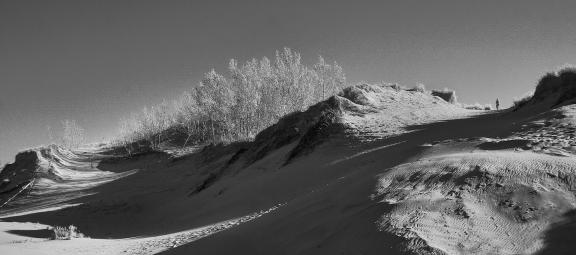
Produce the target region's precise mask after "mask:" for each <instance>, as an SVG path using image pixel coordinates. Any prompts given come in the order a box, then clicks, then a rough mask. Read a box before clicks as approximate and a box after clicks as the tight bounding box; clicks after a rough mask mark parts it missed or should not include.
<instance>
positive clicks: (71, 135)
mask: <svg viewBox="0 0 576 255" xmlns="http://www.w3.org/2000/svg"><path fill="white" fill-rule="evenodd" d="M62 129H63V133H62V145H64V147H66V148H68V149H73V148H77V147H78V146H80V145H81V144H83V143H84V142H85V137H84V129H83V128H82V127H80V125H78V123H76V120H68V119H66V120H63V121H62Z"/></svg>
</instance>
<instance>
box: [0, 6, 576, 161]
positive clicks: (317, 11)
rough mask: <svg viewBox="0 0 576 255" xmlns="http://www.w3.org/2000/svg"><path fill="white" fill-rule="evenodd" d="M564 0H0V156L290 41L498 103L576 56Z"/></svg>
mask: <svg viewBox="0 0 576 255" xmlns="http://www.w3.org/2000/svg"><path fill="white" fill-rule="evenodd" d="M574 11H576V2H575V1H529V0H523V1H514V0H507V1H501V0H499V1H492V0H484V1H462V0H458V1H444V0H436V1H410V0H402V1H383V0H380V1H361V0H360V1H359V0H356V1H340V0H320V1H314V0H307V1H300V0H290V1H287V0H285V1H276V0H263V1H254V0H243V1H238V0H229V1H219V0H209V1H202V0H194V1H192V0H190V1H179V0H166V1H146V0H138V1H127V0H111V1H105V0H100V1H78V0H71V1H59V0H52V1H41V0H40V1H28V0H13V1H7V0H0V162H3V163H7V162H10V161H12V160H13V157H14V155H15V154H16V153H17V152H18V151H20V150H22V149H26V148H30V147H34V146H37V145H41V144H47V143H49V131H48V130H49V129H51V130H52V132H54V131H55V130H57V129H58V128H60V127H61V124H60V122H61V121H62V120H64V119H75V120H77V122H78V123H79V124H80V125H81V126H83V127H84V128H85V129H86V133H87V136H88V139H89V141H91V142H97V141H101V140H105V139H108V138H110V137H113V136H114V135H115V134H116V132H117V126H118V121H119V119H120V118H121V117H122V116H128V115H130V114H131V113H133V112H137V111H140V110H141V109H142V107H144V106H150V105H153V104H156V103H159V102H161V101H162V100H163V99H172V98H175V97H177V96H178V95H179V94H181V93H182V92H183V91H185V90H186V89H189V88H191V87H192V86H195V85H196V84H197V82H198V81H199V80H200V79H201V77H202V74H203V73H205V72H207V71H209V70H210V69H212V68H215V69H216V70H217V71H218V70H219V71H221V72H224V71H225V68H226V66H227V64H228V60H229V59H230V58H235V59H237V60H239V61H245V60H249V59H251V58H253V57H256V58H261V57H263V56H268V57H273V55H274V52H275V50H277V49H281V48H283V47H290V48H293V49H295V50H297V51H299V52H301V53H302V55H303V58H304V60H305V62H309V63H312V62H313V61H315V60H316V58H317V56H318V55H322V56H323V57H324V58H326V59H328V60H330V61H337V62H338V63H339V64H341V66H342V67H343V68H344V71H345V72H346V75H347V79H348V81H349V82H350V83H351V84H354V83H356V82H359V81H366V82H380V81H385V82H397V83H400V84H402V85H405V86H408V87H412V86H414V85H416V84H417V83H423V84H425V85H426V87H427V88H428V89H434V88H436V89H442V88H451V89H455V90H456V92H457V95H458V100H459V101H460V102H464V103H475V102H479V103H493V102H494V101H495V100H496V98H499V99H500V102H501V104H502V105H504V106H507V105H509V104H510V103H511V102H512V100H513V98H515V97H520V96H521V95H523V94H525V93H526V92H529V91H531V90H532V89H533V87H534V85H535V83H536V81H537V80H538V78H539V77H540V76H541V75H543V74H544V73H545V72H547V71H552V70H555V69H556V68H558V67H559V66H563V65H565V64H569V63H575V64H576V50H575V48H574V46H575V44H576V15H574Z"/></svg>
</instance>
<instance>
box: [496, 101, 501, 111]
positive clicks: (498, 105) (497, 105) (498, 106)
mask: <svg viewBox="0 0 576 255" xmlns="http://www.w3.org/2000/svg"><path fill="white" fill-rule="evenodd" d="M496 110H500V102H499V101H498V98H496Z"/></svg>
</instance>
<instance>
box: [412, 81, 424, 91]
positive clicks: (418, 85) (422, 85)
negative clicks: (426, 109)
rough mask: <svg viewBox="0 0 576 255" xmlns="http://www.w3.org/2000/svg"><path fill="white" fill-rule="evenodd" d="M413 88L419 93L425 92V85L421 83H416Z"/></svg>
mask: <svg viewBox="0 0 576 255" xmlns="http://www.w3.org/2000/svg"><path fill="white" fill-rule="evenodd" d="M414 89H415V90H416V91H418V92H420V93H426V86H424V84H422V83H418V84H417V85H416V87H414Z"/></svg>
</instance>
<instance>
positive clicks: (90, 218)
mask: <svg viewBox="0 0 576 255" xmlns="http://www.w3.org/2000/svg"><path fill="white" fill-rule="evenodd" d="M328 113H330V114H331V115H329V116H328V115H326V114H328ZM327 116H328V117H327ZM575 116H576V107H572V106H570V105H568V106H564V107H561V108H557V109H554V110H540V111H538V113H535V111H516V112H511V111H510V112H508V111H501V112H496V111H493V112H492V111H488V112H479V111H470V110H464V109H462V108H461V107H459V106H457V105H454V104H451V103H448V102H445V101H444V100H442V99H441V98H438V97H433V96H431V95H429V94H426V93H421V92H417V91H405V90H399V89H396V88H394V87H391V86H387V85H359V86H357V87H354V88H352V89H349V90H348V91H345V92H344V93H341V94H340V96H336V97H333V98H331V99H329V100H327V101H326V102H323V103H321V104H319V105H317V106H314V107H312V108H311V109H310V110H309V111H307V112H304V113H295V114H293V115H291V116H287V117H286V118H284V119H283V120H281V121H280V122H279V123H278V124H276V125H274V126H272V127H270V128H269V129H267V130H265V131H263V132H262V133H261V134H260V135H259V136H257V137H256V139H255V141H253V142H251V143H241V144H229V145H219V146H209V147H206V148H203V149H197V150H187V151H179V150H178V149H177V148H165V149H166V150H165V151H160V152H154V153H145V154H140V155H136V156H133V157H126V156H125V155H118V154H115V153H111V151H113V150H112V149H113V148H105V147H98V148H89V149H86V150H83V151H67V150H63V149H61V148H57V147H50V148H40V149H34V150H31V151H29V152H24V153H22V154H20V155H19V156H18V157H17V158H16V162H15V163H14V164H12V165H10V166H8V167H7V168H6V169H4V170H3V171H2V172H0V177H1V178H2V179H8V181H6V182H4V184H2V186H0V201H3V202H2V203H4V202H6V201H8V200H10V201H8V203H7V205H6V206H5V207H2V208H0V215H1V221H0V228H1V230H2V231H1V232H2V233H1V235H0V253H2V254H156V253H161V254H231V253H240V254H382V253H384V254H406V253H416V254H444V253H445V254H534V253H538V252H540V251H546V250H547V249H550V244H551V243H553V242H557V240H561V239H562V237H564V235H562V233H564V232H565V231H566V230H563V229H561V228H560V229H559V225H558V224H561V223H562V222H566V221H568V222H570V221H571V218H570V216H569V215H570V212H571V211H572V210H574V207H575V206H576V198H575V197H574V193H573V190H574V189H573V187H576V186H575V185H576V183H573V181H572V180H573V179H574V176H575V172H574V171H575V170H574V169H576V159H575V158H574V157H575V156H574V154H573V153H574V151H575V150H574V148H575V146H576V144H574V141H573V137H574V136H573V135H574V131H575V130H576V129H575V128H574V127H575V125H576V124H575V122H574V118H575ZM23 169H26V170H23ZM26 185H28V186H26ZM23 190H24V191H23ZM71 224H73V225H75V226H77V227H78V228H79V230H80V232H82V233H84V234H85V235H87V236H88V237H89V238H82V239H74V240H70V241H52V240H47V239H48V238H49V236H50V231H46V228H47V227H49V226H67V225H71ZM560 226H562V225H560ZM518 233H522V234H521V235H520V234H518ZM558 233H560V234H558ZM562 251H565V250H562V249H561V250H559V252H562Z"/></svg>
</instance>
